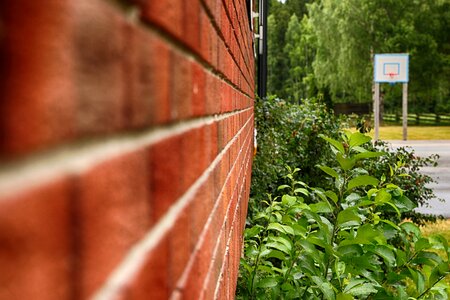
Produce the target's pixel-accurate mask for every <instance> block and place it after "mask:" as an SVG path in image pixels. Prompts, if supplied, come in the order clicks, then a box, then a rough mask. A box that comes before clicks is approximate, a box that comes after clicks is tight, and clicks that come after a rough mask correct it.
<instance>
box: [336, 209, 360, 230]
mask: <svg viewBox="0 0 450 300" xmlns="http://www.w3.org/2000/svg"><path fill="white" fill-rule="evenodd" d="M359 224H361V217H359V216H358V215H357V214H356V212H355V209H354V208H352V207H351V208H347V209H344V210H342V211H341V212H340V213H339V214H338V217H337V225H338V226H340V227H346V226H355V225H359Z"/></svg>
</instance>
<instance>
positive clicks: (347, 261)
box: [237, 133, 450, 300]
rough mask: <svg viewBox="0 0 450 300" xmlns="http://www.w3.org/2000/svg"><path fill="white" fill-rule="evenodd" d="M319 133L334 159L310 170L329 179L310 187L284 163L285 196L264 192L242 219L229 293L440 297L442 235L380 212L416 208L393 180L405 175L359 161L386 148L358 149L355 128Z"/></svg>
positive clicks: (330, 299)
mask: <svg viewBox="0 0 450 300" xmlns="http://www.w3.org/2000/svg"><path fill="white" fill-rule="evenodd" d="M322 140H323V141H326V142H327V143H329V144H330V145H331V147H327V148H329V149H330V150H331V152H332V157H333V162H334V163H333V164H329V165H320V166H319V168H318V169H320V170H321V172H323V173H324V174H326V175H327V177H328V178H330V179H331V180H332V183H333V184H332V185H331V186H330V187H329V188H328V187H327V188H325V189H324V188H322V187H320V186H319V187H310V186H309V185H307V184H305V183H304V182H302V181H298V180H296V177H297V174H298V173H299V172H300V170H299V169H298V168H294V169H290V168H288V170H289V173H288V174H287V175H286V176H285V181H286V182H285V184H282V185H280V186H279V187H278V190H279V191H282V192H283V195H282V196H276V197H272V196H270V195H268V196H267V197H268V198H267V200H264V201H263V204H264V205H262V206H259V208H260V209H255V210H253V211H252V214H251V216H250V226H249V228H247V229H246V230H245V243H244V253H245V258H243V259H242V260H241V272H240V278H239V282H238V290H237V298H238V299H327V300H347V299H374V300H375V299H394V300H395V299H398V300H403V299H404V300H407V299H448V292H447V291H448V290H449V287H448V286H447V285H446V284H445V282H443V281H442V279H443V278H444V277H445V276H446V275H447V274H448V273H449V271H450V270H449V256H450V248H449V247H448V244H447V240H446V239H445V238H444V237H442V236H439V235H435V236H431V237H428V238H425V237H423V236H422V235H421V232H420V229H419V227H418V226H417V225H415V224H413V223H411V222H404V223H401V224H395V223H394V222H392V221H391V220H389V219H386V218H384V217H383V216H384V215H386V213H395V214H397V215H398V216H401V215H402V214H404V213H407V212H410V211H411V210H412V209H413V208H414V207H416V205H415V203H414V202H413V201H411V200H410V199H408V197H407V196H406V195H405V192H404V190H403V189H401V188H400V187H399V186H398V185H396V184H395V183H394V182H395V181H396V180H398V179H399V178H409V179H411V176H410V175H408V174H404V173H402V165H401V164H399V163H397V162H396V163H395V164H393V165H391V168H390V170H391V173H390V174H389V176H385V175H384V174H382V175H381V177H377V176H374V174H373V173H371V172H370V171H369V170H368V169H366V168H365V165H366V166H370V165H368V164H364V162H365V161H368V160H371V159H377V158H379V157H384V156H386V153H385V152H381V151H378V150H376V149H373V151H369V150H367V149H365V148H363V147H362V146H363V145H364V144H368V142H369V140H370V138H368V137H367V136H365V135H363V134H361V133H353V134H351V133H347V134H344V135H342V140H341V141H338V140H336V139H332V138H330V137H325V136H322ZM308 203H309V204H308ZM435 250H440V251H443V253H445V255H444V257H441V256H439V255H438V254H436V252H435Z"/></svg>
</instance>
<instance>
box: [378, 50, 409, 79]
mask: <svg viewBox="0 0 450 300" xmlns="http://www.w3.org/2000/svg"><path fill="white" fill-rule="evenodd" d="M408 72H409V55H408V54H405V53H398V54H395V53H394V54H375V61H374V80H375V82H390V83H395V82H403V83H406V82H408V80H409V74H408Z"/></svg>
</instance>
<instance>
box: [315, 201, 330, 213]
mask: <svg viewBox="0 0 450 300" xmlns="http://www.w3.org/2000/svg"><path fill="white" fill-rule="evenodd" d="M309 207H310V208H311V210H312V211H313V212H315V213H331V212H333V208H332V207H331V206H330V203H328V202H327V201H320V202H318V203H314V204H310V205H309Z"/></svg>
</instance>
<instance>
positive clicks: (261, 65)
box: [258, 0, 268, 98]
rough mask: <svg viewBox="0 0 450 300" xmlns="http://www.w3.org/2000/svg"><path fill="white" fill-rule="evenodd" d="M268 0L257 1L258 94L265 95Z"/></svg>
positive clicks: (262, 96) (263, 96)
mask: <svg viewBox="0 0 450 300" xmlns="http://www.w3.org/2000/svg"><path fill="white" fill-rule="evenodd" d="M267 3H268V0H260V1H259V45H258V46H259V47H258V48H259V49H258V95H259V97H261V98H265V97H266V96H267V38H266V37H267V9H268V5H267Z"/></svg>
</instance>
